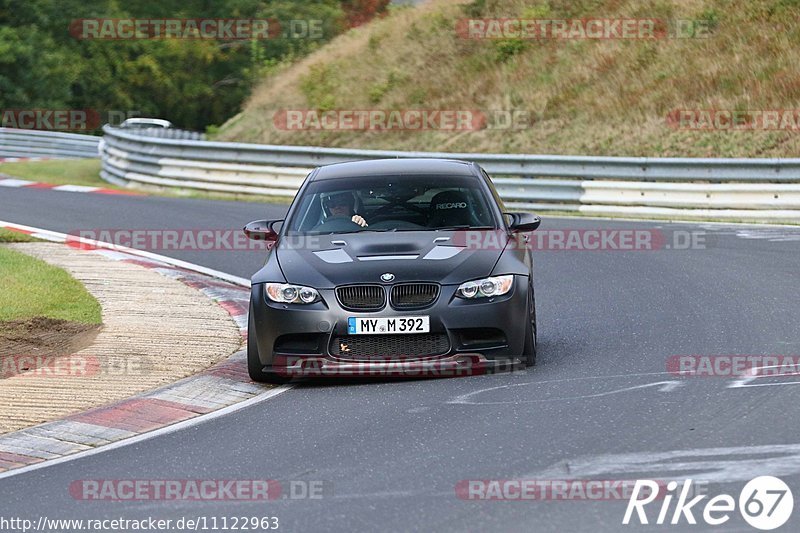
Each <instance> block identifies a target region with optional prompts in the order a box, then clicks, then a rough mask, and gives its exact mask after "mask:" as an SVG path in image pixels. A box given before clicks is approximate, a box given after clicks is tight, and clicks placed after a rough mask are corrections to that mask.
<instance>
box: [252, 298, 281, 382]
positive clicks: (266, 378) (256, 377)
mask: <svg viewBox="0 0 800 533" xmlns="http://www.w3.org/2000/svg"><path fill="white" fill-rule="evenodd" d="M247 373H248V374H249V375H250V379H252V380H253V381H255V382H257V383H272V384H273V385H280V384H283V383H287V382H288V381H289V380H290V379H291V378H289V377H288V376H281V375H279V374H276V373H275V372H264V365H263V364H262V363H261V359H260V358H259V356H258V343H257V342H256V322H255V317H254V316H253V304H252V303H251V304H250V312H249V314H248V318H247Z"/></svg>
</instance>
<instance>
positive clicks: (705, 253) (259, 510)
mask: <svg viewBox="0 0 800 533" xmlns="http://www.w3.org/2000/svg"><path fill="white" fill-rule="evenodd" d="M285 209H286V207H285V206H270V205H263V204H257V203H234V202H218V201H204V200H194V199H168V198H156V197H126V196H102V195H89V194H76V193H67V192H55V191H47V190H25V189H5V190H0V219H2V220H7V221H11V222H16V223H20V224H27V225H33V226H37V227H43V228H46V229H50V230H55V231H61V232H70V231H74V230H76V229H86V228H154V229H155V228H169V229H177V228H184V229H185V228H194V229H211V228H218V229H222V228H229V229H233V230H238V229H239V228H241V227H242V226H243V225H244V224H245V223H246V222H248V221H250V220H252V219H257V218H270V217H273V216H278V217H279V216H280V215H281V214H282V213H283V212H284V211H285ZM598 228H599V229H610V228H635V229H656V230H659V231H664V232H666V234H667V235H672V233H673V232H674V231H676V230H677V231H694V232H703V233H704V240H705V245H704V246H703V247H699V248H697V249H690V250H675V249H661V250H658V251H632V252H629V251H618V250H607V251H563V250H562V251H540V252H537V254H536V260H535V261H536V265H535V276H536V282H535V283H536V293H537V314H538V317H539V347H538V350H539V354H538V362H537V366H536V367H535V369H532V370H531V369H528V370H525V371H521V372H514V373H506V374H495V375H491V376H477V377H467V378H457V379H436V380H412V381H394V382H391V381H366V382H322V383H320V382H312V383H306V384H300V385H298V386H296V387H295V388H293V389H292V390H289V391H288V392H286V393H284V394H281V395H279V396H277V397H275V398H272V399H270V400H267V401H265V402H263V403H260V404H258V405H254V406H252V407H248V408H245V409H243V410H240V411H238V412H235V413H232V414H228V415H226V416H223V417H220V418H216V419H214V420H210V421H208V422H204V423H201V424H199V425H197V426H194V427H191V428H188V429H185V430H181V431H178V432H175V433H172V434H168V435H163V436H159V437H155V438H153V439H150V440H146V441H143V442H140V443H137V444H134V445H130V446H126V447H121V448H118V449H115V450H111V451H108V452H104V453H99V454H96V455H93V456H90V457H86V458H83V459H78V460H74V461H70V462H66V463H63V464H59V465H54V466H51V467H47V468H43V469H40V470H36V471H32V472H29V473H24V474H21V475H18V476H15V477H11V478H7V479H3V480H0V516H5V517H9V516H17V517H27V518H30V519H32V520H34V521H35V520H36V519H38V517H39V516H42V515H44V516H47V517H48V518H78V519H81V518H82V519H87V518H119V517H123V518H145V517H149V516H152V517H156V518H162V519H167V518H170V519H177V518H180V517H200V516H205V517H209V519H210V517H213V516H216V517H222V516H229V517H230V516H234V515H236V516H277V517H279V519H280V530H284V531H349V530H356V531H378V530H380V531H619V530H636V529H640V527H641V529H642V530H652V529H654V526H652V525H651V526H640V527H634V526H627V527H626V526H622V525H621V521H622V516H623V514H624V510H625V507H626V502H625V501H620V500H610V501H585V500H584V501H582V500H577V501H464V500H462V499H459V498H458V497H457V496H456V492H455V487H456V485H457V484H458V483H459V481H462V480H475V479H478V480H480V479H538V480H546V479H550V480H563V479H604V480H615V479H636V478H651V479H658V480H667V479H681V480H683V479H685V478H691V479H693V480H695V482H699V481H706V482H707V485H706V491H707V493H709V494H710V495H711V496H714V495H716V494H721V493H729V494H732V495H733V496H734V498H737V499H738V495H739V491H740V490H741V489H742V487H743V486H744V484H745V482H746V481H747V480H749V479H751V478H753V477H756V476H759V475H775V476H779V477H781V478H782V479H783V480H784V481H785V482H787V483H788V484H789V486H790V487H791V488H792V489H793V490H794V491H795V495H796V497H797V496H798V495H800V493H798V492H797V490H798V489H799V488H800V431H798V429H800V422H799V421H798V420H799V419H798V417H797V415H796V405H797V401H798V399H800V387H797V386H794V385H793V384H792V383H793V382H796V381H800V377H795V378H791V377H789V378H787V377H783V378H774V379H764V380H758V381H757V382H751V383H745V384H744V385H745V386H737V385H742V383H741V381H737V380H736V379H731V378H724V377H702V378H701V377H688V378H682V377H676V376H674V375H671V374H669V373H667V360H668V358H669V357H670V356H673V355H686V354H696V355H718V354H749V355H769V354H787V355H792V354H794V355H797V354H799V353H800V328H799V327H798V324H800V312H798V308H799V304H800V298H798V295H799V294H800V290H798V287H799V286H800V284H798V281H800V274H799V273H800V268H799V267H800V228H798V229H791V228H755V227H748V226H712V225H703V224H662V223H657V222H653V223H650V222H623V221H597V220H579V219H557V218H551V217H547V216H545V217H544V222H543V224H542V229H549V230H553V229H598ZM669 238H672V237H669ZM155 251H156V252H158V253H163V254H165V255H170V256H174V257H177V258H180V259H183V260H186V261H192V262H195V263H198V264H202V265H204V266H207V267H211V268H215V269H219V270H222V271H225V272H228V273H230V274H234V275H238V276H243V277H249V276H250V274H252V273H253V272H254V271H255V270H256V269H257V268H258V267H259V266H260V264H262V262H263V257H262V256H261V254H260V253H258V252H250V251H239V252H236V251H205V252H199V251H178V252H176V251H159V250H155ZM178 349H180V347H177V346H176V350H178ZM755 383H758V384H762V383H763V384H766V383H771V384H772V385H771V386H759V387H755V386H749V385H753V384H755ZM81 479H277V480H306V481H322V482H324V486H325V487H326V488H325V492H324V496H323V497H322V498H321V499H280V500H277V501H273V502H266V503H265V502H235V501H219V502H187V501H183V502H175V501H127V502H118V501H117V502H114V501H80V500H76V499H74V498H73V497H72V496H71V495H70V493H69V491H68V488H69V485H70V483H71V482H73V481H75V480H81ZM706 501H707V499H706ZM703 504H704V502H702V503H701V505H703ZM653 505H654V506H652V507H648V508H647V509H648V516H649V518H650V521H651V522H652V521H654V520H655V517H656V515H657V512H658V507H657V506H658V505H660V504H653ZM798 505H800V502H798ZM673 507H674V504H673ZM694 514H695V517H696V518H697V520H698V521H699V523H700V524H703V522H702V516H701V515H702V509H701V510H700V512H695V513H694ZM799 514H800V510H798V509H795V511H794V513H793V517H792V519H791V520H790V522H789V523H788V524H787V525H785V526H784V527H783V528H782V529H781V530H782V531H791V530H795V531H796V530H798V528H799V526H800V518H798V515H799ZM671 515H672V513H671V512H670V515H669V516H670V517H671ZM731 517H732V518H731V520H730V521H729V522H728V523H726V524H725V525H724V526H721V527H718V528H716V530H725V531H754V529H752V528H750V526H748V525H747V524H746V523H745V522H744V521H743V520H742V518H741V517H740V516H739V514H738V511H734V513H732V514H731ZM682 526H683V527H681V529H687V530H692V531H705V530H709V529H711V528H710V527H709V526H706V525H697V526H688V525H686V522H685V520H684V521H683V522H682ZM660 529H661V530H664V529H667V530H672V529H673V528H672V527H663V526H662V527H661V528H660Z"/></svg>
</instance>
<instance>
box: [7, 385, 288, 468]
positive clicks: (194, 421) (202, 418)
mask: <svg viewBox="0 0 800 533" xmlns="http://www.w3.org/2000/svg"><path fill="white" fill-rule="evenodd" d="M291 388H292V386H291V385H281V386H280V387H276V388H274V389H270V390H268V391H266V392H263V393H261V394H259V395H258V396H254V397H252V398H250V399H248V400H245V401H243V402H239V403H235V404H233V405H229V406H227V407H223V408H222V409H219V410H217V411H213V412H211V413H208V414H205V415H198V416H196V417H194V418H190V419H188V420H184V421H183V422H177V423H175V424H172V425H169V426H164V427H163V428H159V429H154V430H153V431H148V432H147V433H142V434H140V435H136V436H134V437H128V438H127V439H123V440H118V441H116V442H113V443H111V444H106V445H103V446H98V447H97V448H92V449H90V450H84V451H82V452H77V453H73V454H71V455H65V456H63V457H59V458H58V459H51V460H49V461H42V462H41V463H35V464H32V465H28V466H23V467H21V468H16V469H14V470H8V471H6V472H2V473H0V479H5V478H9V477H14V476H18V475H20V474H26V473H28V472H32V471H34V470H39V469H42V468H47V467H49V466H55V465H58V464H61V463H67V462H69V461H76V460H78V459H83V458H84V457H89V456H92V455H97V454H98V453H103V452H109V451H111V450H116V449H117V448H122V447H124V446H129V445H131V444H136V443H138V442H142V441H145V440H149V439H152V438H154V437H160V436H161V435H167V434H169V433H174V432H176V431H180V430H182V429H186V428H188V427H192V426H197V425H199V424H202V423H204V422H208V421H209V420H213V419H215V418H219V417H220V416H225V415H228V414H230V413H234V412H236V411H239V410H241V409H245V408H247V407H250V406H251V405H256V404H258V403H261V402H263V401H265V400H269V399H270V398H274V397H275V396H278V395H279V394H282V393H284V392H286V391H288V390H290V389H291Z"/></svg>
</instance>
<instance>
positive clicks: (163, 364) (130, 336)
mask: <svg viewBox="0 0 800 533" xmlns="http://www.w3.org/2000/svg"><path fill="white" fill-rule="evenodd" d="M7 246H8V247H9V248H11V249H13V250H17V251H20V252H23V253H26V254H29V255H31V256H34V257H37V258H40V259H42V260H44V261H46V262H48V263H50V264H52V265H55V266H58V267H60V268H63V269H65V270H66V271H67V272H69V273H70V274H71V275H72V276H73V277H75V278H76V279H77V280H78V281H80V282H81V283H83V284H84V286H85V287H86V289H87V290H88V291H89V292H90V293H91V294H92V295H93V296H94V297H95V298H96V299H97V300H98V301H99V302H100V304H101V306H102V308H103V326H102V328H101V329H100V331H99V333H98V335H97V337H96V338H95V339H94V342H93V343H92V344H91V345H90V346H89V347H87V348H84V349H82V350H80V351H77V352H75V353H73V354H63V355H61V356H58V357H48V358H43V359H42V360H40V361H36V360H35V359H33V360H32V362H33V365H32V366H31V360H30V356H31V355H32V354H0V355H3V356H5V357H12V358H17V359H21V358H23V357H28V358H29V359H28V360H27V361H26V363H25V365H26V367H29V368H30V369H29V370H27V371H25V372H22V373H20V374H18V375H13V376H11V377H7V378H6V379H2V380H0V411H1V412H2V413H3V416H2V417H0V433H7V432H10V431H15V430H19V429H22V428H26V427H30V426H34V425H36V424H40V423H42V422H46V421H51V420H56V419H59V418H62V417H65V416H67V415H70V414H74V413H78V412H81V411H84V410H86V409H89V408H92V407H97V406H101V405H105V404H108V403H110V402H114V401H117V400H120V399H123V398H126V397H128V396H131V395H134V394H137V393H140V392H143V391H147V390H150V389H153V388H156V387H159V386H161V385H164V384H167V383H172V382H174V381H176V380H178V379H180V378H183V377H186V376H189V375H191V374H194V373H196V372H199V371H201V370H203V369H206V368H208V367H209V366H211V365H212V364H214V363H216V362H218V361H220V360H222V359H224V358H226V357H228V356H230V355H231V354H232V353H234V352H236V351H237V350H238V349H240V347H241V343H242V335H241V333H240V331H239V328H238V326H237V324H236V323H235V322H234V320H233V319H232V318H231V316H230V314H229V313H228V312H227V311H226V310H225V309H223V308H222V307H221V306H220V305H218V304H217V303H215V302H214V301H212V300H211V299H210V298H209V297H208V296H206V295H205V294H203V293H202V292H200V291H199V290H197V289H195V288H192V287H189V286H187V285H185V284H184V283H181V282H180V281H177V280H175V279H171V278H169V277H166V276H163V275H161V274H159V273H158V272H157V271H154V270H151V269H148V268H145V267H143V266H140V265H137V264H135V263H133V262H127V261H113V260H111V259H109V258H106V257H103V256H102V255H99V254H96V253H84V252H82V251H79V250H76V249H73V248H70V247H68V246H64V245H63V244H53V243H17V244H9V245H7ZM12 360H13V359H12Z"/></svg>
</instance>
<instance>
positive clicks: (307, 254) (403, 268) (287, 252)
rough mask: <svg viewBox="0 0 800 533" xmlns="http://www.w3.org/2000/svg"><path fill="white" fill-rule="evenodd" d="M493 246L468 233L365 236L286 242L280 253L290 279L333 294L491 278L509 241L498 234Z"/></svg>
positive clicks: (404, 233) (278, 252) (292, 239)
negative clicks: (369, 286)
mask: <svg viewBox="0 0 800 533" xmlns="http://www.w3.org/2000/svg"><path fill="white" fill-rule="evenodd" d="M492 233H493V234H494V235H495V237H494V239H493V242H492V245H491V246H474V245H470V244H469V241H468V240H467V239H465V238H464V232H449V231H448V232H445V231H440V232H432V231H419V232H363V233H347V234H334V235H313V236H302V237H285V238H283V239H281V241H280V242H279V243H278V246H277V248H276V250H275V252H276V254H277V259H278V262H279V264H280V267H281V271H282V272H283V274H284V276H285V277H286V280H287V281H288V282H289V283H296V284H298V285H310V286H312V287H315V288H319V289H330V288H333V287H335V286H338V285H346V284H349V283H381V275H383V274H385V273H391V274H393V275H394V280H393V282H394V283H398V282H404V281H434V282H438V283H441V284H443V285H447V284H456V283H462V282H464V281H468V280H470V279H476V278H481V277H485V276H488V275H490V274H491V272H492V268H494V265H495V264H496V263H497V260H498V258H499V256H500V253H501V252H502V250H503V248H504V247H505V245H506V243H507V242H508V236H507V235H506V234H505V233H504V232H494V231H493V232H492Z"/></svg>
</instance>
